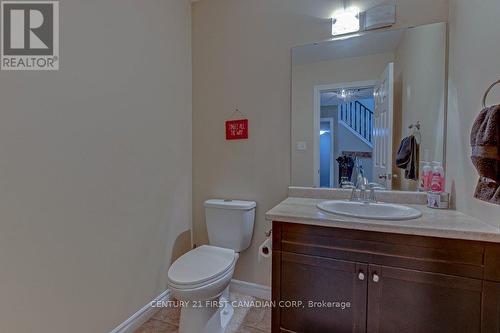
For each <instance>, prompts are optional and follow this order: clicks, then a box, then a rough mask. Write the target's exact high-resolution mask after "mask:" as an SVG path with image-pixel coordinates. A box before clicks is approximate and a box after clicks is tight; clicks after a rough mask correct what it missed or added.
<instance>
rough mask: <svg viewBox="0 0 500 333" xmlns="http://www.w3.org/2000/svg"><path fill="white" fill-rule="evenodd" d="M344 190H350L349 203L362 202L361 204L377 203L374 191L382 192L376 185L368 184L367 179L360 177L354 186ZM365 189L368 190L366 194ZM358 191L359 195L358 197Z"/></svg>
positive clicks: (381, 188)
mask: <svg viewBox="0 0 500 333" xmlns="http://www.w3.org/2000/svg"><path fill="white" fill-rule="evenodd" d="M345 188H350V189H352V192H351V199H350V200H351V201H362V202H377V197H376V193H375V191H376V190H383V189H384V188H383V187H381V186H380V185H379V184H377V183H368V179H367V178H366V177H360V178H359V179H358V182H357V184H356V186H348V187H345ZM367 189H368V190H369V191H368V192H367ZM358 190H359V195H358Z"/></svg>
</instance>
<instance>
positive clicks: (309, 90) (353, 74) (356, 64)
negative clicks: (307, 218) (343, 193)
mask: <svg viewBox="0 0 500 333" xmlns="http://www.w3.org/2000/svg"><path fill="white" fill-rule="evenodd" d="M393 60H394V55H393V54H392V53H381V54H373V55H368V56H363V57H355V58H342V59H336V60H330V61H321V62H316V63H311V64H303V65H294V66H293V67H292V113H291V114H292V115H291V118H292V124H291V125H292V152H291V154H292V169H291V172H292V179H291V184H292V185H294V186H313V185H314V87H315V86H317V85H321V84H338V83H349V82H358V81H371V80H377V79H378V77H379V76H380V74H381V73H382V72H383V71H384V69H385V67H386V66H387V64H388V63H390V62H392V61H393ZM298 141H305V142H306V145H307V149H306V150H297V149H296V143H297V142H298ZM346 141H347V140H346ZM370 174H371V172H370Z"/></svg>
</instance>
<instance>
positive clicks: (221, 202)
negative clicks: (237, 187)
mask: <svg viewBox="0 0 500 333" xmlns="http://www.w3.org/2000/svg"><path fill="white" fill-rule="evenodd" d="M255 206H257V203H256V202H255V201H243V200H230V199H210V200H207V201H205V207H207V208H208V207H209V208H223V209H238V210H249V209H252V208H255Z"/></svg>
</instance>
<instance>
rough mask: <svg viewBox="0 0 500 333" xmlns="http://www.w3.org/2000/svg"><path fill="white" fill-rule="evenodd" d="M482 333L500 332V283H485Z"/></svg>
mask: <svg viewBox="0 0 500 333" xmlns="http://www.w3.org/2000/svg"><path fill="white" fill-rule="evenodd" d="M482 328H483V330H482V331H481V332H482V333H499V332H500V283H494V282H489V281H485V282H484V292H483V327H482Z"/></svg>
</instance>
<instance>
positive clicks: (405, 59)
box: [393, 23, 447, 190]
mask: <svg viewBox="0 0 500 333" xmlns="http://www.w3.org/2000/svg"><path fill="white" fill-rule="evenodd" d="M446 65H447V62H446V23H436V24H429V25H425V26H420V27H416V28H414V29H408V30H407V31H405V33H404V34H403V36H402V38H401V42H400V44H399V45H398V47H397V49H396V52H395V62H394V93H395V103H394V117H395V126H394V134H395V135H394V138H395V140H394V147H393V150H394V153H396V152H397V150H398V149H399V144H400V143H401V139H402V138H403V137H406V136H407V135H408V134H409V132H410V130H409V129H408V126H409V125H410V124H416V123H417V121H418V122H420V125H421V127H420V133H421V137H422V141H421V143H420V160H422V161H423V160H424V150H428V161H439V162H444V161H443V156H444V155H443V154H444V141H445V137H444V135H445V134H444V128H445V125H444V121H445V99H446V73H447V71H446ZM396 119H397V122H396ZM398 124H399V125H398ZM395 172H397V173H399V175H400V177H399V178H398V179H399V180H401V183H400V184H396V186H395V187H397V188H400V189H402V190H415V189H416V187H417V182H414V181H408V180H405V179H404V170H401V169H397V168H395ZM397 183H399V182H397Z"/></svg>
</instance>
